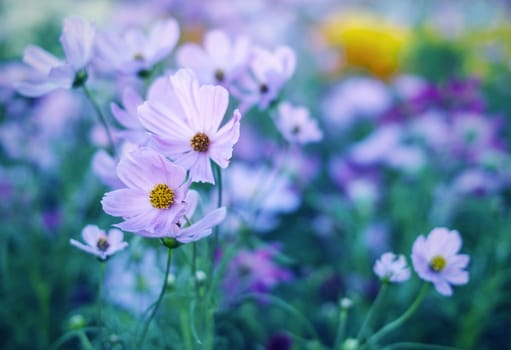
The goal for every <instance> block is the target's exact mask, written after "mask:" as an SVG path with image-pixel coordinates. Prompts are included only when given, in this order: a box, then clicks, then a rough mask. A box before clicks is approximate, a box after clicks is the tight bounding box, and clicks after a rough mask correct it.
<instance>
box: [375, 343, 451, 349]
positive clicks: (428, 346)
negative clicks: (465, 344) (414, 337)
mask: <svg viewBox="0 0 511 350" xmlns="http://www.w3.org/2000/svg"><path fill="white" fill-rule="evenodd" d="M394 349H405V350H406V349H423V350H459V348H453V347H451V346H443V345H435V344H421V343H409V342H403V343H395V344H391V345H389V346H386V347H384V348H383V349H381V350H394Z"/></svg>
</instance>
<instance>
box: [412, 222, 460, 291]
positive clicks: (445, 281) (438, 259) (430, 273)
mask: <svg viewBox="0 0 511 350" xmlns="http://www.w3.org/2000/svg"><path fill="white" fill-rule="evenodd" d="M461 244H462V240H461V237H460V234H459V233H458V231H454V230H453V231H449V229H447V228H443V227H442V228H435V229H433V230H432V231H431V232H430V233H429V235H428V236H427V237H426V238H425V237H424V236H419V237H418V238H417V239H416V240H415V242H414V243H413V248H412V262H413V268H414V269H415V272H417V274H418V275H419V277H420V278H422V279H423V280H425V281H428V282H432V283H433V284H434V286H435V288H436V290H437V291H438V292H439V293H440V294H442V295H446V296H450V295H452V287H451V284H453V285H462V284H466V283H467V282H468V272H467V271H465V270H463V269H464V268H465V267H466V266H467V265H468V263H469V261H470V257H469V256H468V255H465V254H458V251H459V250H460V249H461Z"/></svg>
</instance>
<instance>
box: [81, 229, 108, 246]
mask: <svg viewBox="0 0 511 350" xmlns="http://www.w3.org/2000/svg"><path fill="white" fill-rule="evenodd" d="M104 236H105V231H103V230H101V229H100V228H99V227H97V226H96V225H87V226H85V227H84V228H83V230H82V237H83V240H84V241H85V243H87V244H88V245H89V246H91V247H96V245H97V244H98V240H99V238H100V237H104Z"/></svg>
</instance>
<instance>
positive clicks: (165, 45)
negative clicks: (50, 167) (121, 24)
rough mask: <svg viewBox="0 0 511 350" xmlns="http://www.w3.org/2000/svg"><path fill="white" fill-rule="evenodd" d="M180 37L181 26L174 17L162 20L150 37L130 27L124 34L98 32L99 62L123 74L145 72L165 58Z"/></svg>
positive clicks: (153, 29) (152, 30)
mask: <svg viewBox="0 0 511 350" xmlns="http://www.w3.org/2000/svg"><path fill="white" fill-rule="evenodd" d="M178 38H179V27H178V24H177V22H176V21H175V20H174V19H167V20H162V21H159V22H158V23H156V25H155V26H154V27H153V28H152V29H151V31H150V32H149V34H148V35H147V36H146V35H145V34H144V33H143V31H142V30H140V29H139V28H131V29H129V30H127V31H126V32H125V33H123V34H122V35H120V34H113V33H99V34H98V39H97V41H96V48H97V51H98V57H99V64H100V65H101V66H102V67H103V68H107V69H111V70H114V71H116V72H120V73H125V74H136V73H142V72H144V71H148V70H150V69H151V68H152V67H153V66H154V65H155V64H156V63H158V62H159V61H161V60H162V59H163V58H165V56H167V55H168V54H169V53H170V52H171V51H172V49H173V48H174V46H175V45H176V43H177V40H178Z"/></svg>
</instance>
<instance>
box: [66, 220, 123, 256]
mask: <svg viewBox="0 0 511 350" xmlns="http://www.w3.org/2000/svg"><path fill="white" fill-rule="evenodd" d="M82 237H83V240H84V241H85V243H86V244H83V243H81V242H78V241H76V240H74V239H71V240H69V243H71V245H73V246H75V247H77V248H78V249H81V250H83V251H85V252H87V253H90V254H92V255H95V256H97V257H98V258H100V259H102V260H106V258H107V257H109V256H110V255H113V254H115V253H117V252H119V251H121V250H123V249H124V248H126V247H127V246H128V243H126V242H124V241H123V233H122V231H121V230H118V229H115V228H114V229H111V230H110V231H108V235H107V234H106V233H105V231H104V230H101V229H100V228H99V227H97V226H96V225H87V226H85V227H84V228H83V230H82Z"/></svg>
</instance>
